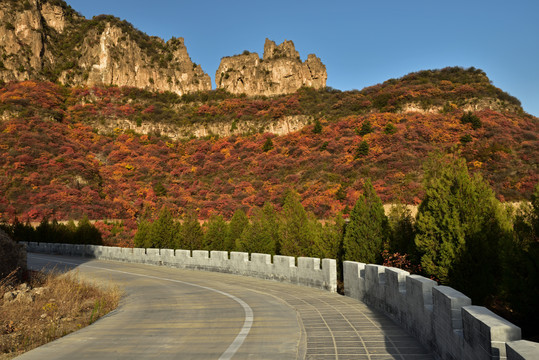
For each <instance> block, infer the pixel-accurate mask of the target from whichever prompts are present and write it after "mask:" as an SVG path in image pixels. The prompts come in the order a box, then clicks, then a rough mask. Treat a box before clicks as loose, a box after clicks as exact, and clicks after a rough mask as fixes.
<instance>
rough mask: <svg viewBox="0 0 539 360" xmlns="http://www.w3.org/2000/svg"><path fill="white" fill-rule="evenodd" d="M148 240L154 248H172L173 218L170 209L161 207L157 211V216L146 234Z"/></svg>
mask: <svg viewBox="0 0 539 360" xmlns="http://www.w3.org/2000/svg"><path fill="white" fill-rule="evenodd" d="M148 237H149V239H150V242H151V244H152V245H153V246H151V247H155V248H160V249H173V248H174V237H175V235H174V220H173V219H172V214H171V213H170V211H169V210H168V209H167V208H166V207H163V208H162V209H161V211H160V212H159V217H158V218H157V220H155V221H154V222H153V224H152V226H151V228H150V232H149V234H148Z"/></svg>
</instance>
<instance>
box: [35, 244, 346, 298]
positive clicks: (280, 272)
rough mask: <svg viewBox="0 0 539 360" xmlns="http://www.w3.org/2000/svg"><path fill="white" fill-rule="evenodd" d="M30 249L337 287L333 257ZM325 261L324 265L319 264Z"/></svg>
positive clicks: (58, 247)
mask: <svg viewBox="0 0 539 360" xmlns="http://www.w3.org/2000/svg"><path fill="white" fill-rule="evenodd" d="M27 247H28V251H30V252H37V253H44V254H58V255H71V256H85V257H90V258H95V259H101V260H117V261H126V262H134V263H142V264H152V265H163V266H170V267H176V268H181V269H195V270H206V271H216V272H224V273H230V274H238V275H244V276H252V277H257V278H261V279H270V280H277V281H282V282H289V283H292V284H297V285H304V286H310V287H315V288H319V289H324V290H327V291H330V292H336V291H337V265H336V262H335V260H333V259H323V260H320V259H318V258H303V257H300V258H298V259H297V265H296V259H295V258H294V257H291V256H279V255H275V256H273V259H272V256H271V255H268V254H251V256H250V259H249V254H248V253H242V252H231V253H230V254H229V253H228V252H226V251H210V252H209V251H202V250H194V251H190V250H173V249H141V248H134V249H133V248H119V247H112V246H100V245H71V244H48V243H34V242H30V243H27ZM320 265H322V266H320Z"/></svg>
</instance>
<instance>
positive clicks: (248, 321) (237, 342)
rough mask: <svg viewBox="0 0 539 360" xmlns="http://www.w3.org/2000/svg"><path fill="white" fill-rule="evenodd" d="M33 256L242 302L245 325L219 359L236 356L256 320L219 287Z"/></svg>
mask: <svg viewBox="0 0 539 360" xmlns="http://www.w3.org/2000/svg"><path fill="white" fill-rule="evenodd" d="M32 257H33V258H36V259H39V260H45V261H52V262H56V263H62V264H68V265H76V266H84V267H88V268H92V269H99V270H106V271H112V272H117V273H122V274H127V275H134V276H140V277H145V278H149V279H157V280H166V281H171V282H175V283H180V284H185V285H190V286H194V287H197V288H201V289H205V290H210V291H214V292H216V293H218V294H221V295H224V296H226V297H229V298H231V299H232V300H234V301H235V302H237V303H238V304H240V305H241V307H242V308H243V311H244V312H245V321H244V322H243V327H242V328H241V330H240V332H239V333H238V336H236V338H235V339H234V341H232V343H231V344H230V346H229V347H228V348H227V349H226V350H225V352H224V353H223V354H222V355H221V356H220V357H219V360H229V359H232V356H234V354H235V353H236V352H237V351H238V349H239V348H240V347H241V345H242V344H243V342H244V341H245V338H246V337H247V335H248V334H249V332H250V331H251V327H252V326H253V321H254V315H253V309H251V307H250V306H249V305H248V304H247V303H246V302H245V301H243V300H242V299H240V298H238V297H236V296H234V295H232V294H229V293H226V292H224V291H221V290H217V289H213V288H210V287H207V286H202V285H197V284H193V283H189V282H186V281H181V280H175V279H169V278H163V277H158V276H152V275H145V274H137V273H131V272H127V271H121V270H115V269H107V268H104V267H99V266H92V265H85V264H79V263H73V262H69V261H64V260H54V259H49V258H43V257H40V256H36V255H34V254H32Z"/></svg>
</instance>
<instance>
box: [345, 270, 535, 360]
mask: <svg viewBox="0 0 539 360" xmlns="http://www.w3.org/2000/svg"><path fill="white" fill-rule="evenodd" d="M343 276H344V291H345V295H346V296H350V297H352V298H355V299H357V300H360V301H363V302H365V303H367V304H369V305H371V306H373V307H375V308H377V309H379V310H381V311H383V312H384V313H385V314H386V315H388V316H389V317H390V318H392V319H393V320H395V321H396V322H397V323H398V324H400V325H402V326H403V327H404V328H406V329H407V330H408V331H409V332H410V333H411V334H413V335H415V336H416V337H417V338H418V339H419V340H420V341H421V342H422V343H423V345H425V346H426V347H427V348H429V349H431V350H432V351H433V352H434V353H435V354H436V355H437V356H438V357H439V358H441V359H462V360H472V359H539V344H538V343H534V342H530V341H524V340H520V339H521V331H520V328H519V327H517V326H515V325H513V324H512V323H510V322H509V321H507V320H505V319H503V318H501V317H499V316H498V315H496V314H494V313H493V312H491V311H490V310H488V309H486V308H484V307H482V306H474V305H472V302H471V300H470V298H469V297H467V296H466V295H464V294H462V293H460V292H458V291H457V290H455V289H453V288H450V287H447V286H441V285H438V284H437V283H436V282H435V281H433V280H430V279H427V278H424V277H422V276H419V275H410V273H408V272H407V271H404V270H401V269H396V268H389V267H385V266H381V265H371V264H363V263H358V262H352V261H345V262H344V271H343Z"/></svg>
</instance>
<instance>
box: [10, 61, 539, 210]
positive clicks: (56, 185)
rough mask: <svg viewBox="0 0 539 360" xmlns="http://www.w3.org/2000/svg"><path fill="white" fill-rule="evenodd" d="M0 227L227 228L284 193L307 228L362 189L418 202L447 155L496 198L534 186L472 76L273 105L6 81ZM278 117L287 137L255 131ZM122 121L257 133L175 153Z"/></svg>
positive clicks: (503, 122) (514, 137)
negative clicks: (164, 216)
mask: <svg viewBox="0 0 539 360" xmlns="http://www.w3.org/2000/svg"><path fill="white" fill-rule="evenodd" d="M0 112H1V115H0V116H1V119H2V121H1V122H0V152H1V156H0V218H4V219H6V220H13V219H14V218H15V217H18V218H19V219H20V220H21V221H25V220H26V219H30V220H32V221H36V220H37V221H39V220H40V219H42V218H43V217H48V218H52V217H55V218H57V219H71V218H81V217H82V216H83V215H87V216H88V217H90V218H91V219H92V218H93V219H104V218H113V219H136V218H137V217H138V216H139V215H141V213H142V211H143V209H146V208H148V209H151V210H152V211H154V212H157V211H158V210H159V209H161V207H162V206H163V205H166V206H167V207H168V208H169V209H170V210H171V211H172V212H173V213H174V214H176V215H181V214H183V213H186V212H195V213H196V214H197V215H198V216H199V218H201V219H204V218H208V217H209V216H210V215H211V214H222V215H223V216H224V217H225V218H230V216H231V215H232V214H233V212H234V211H235V210H236V209H238V208H242V209H243V210H245V211H246V212H247V213H249V211H250V209H252V208H253V207H255V206H262V205H263V204H264V202H266V201H269V202H271V203H273V204H275V205H276V206H277V207H278V208H279V207H280V206H281V205H282V203H283V201H284V195H285V194H286V192H287V191H288V190H289V189H293V190H295V191H297V192H298V193H299V195H300V199H301V202H302V204H303V205H304V206H305V208H306V209H307V210H309V211H312V212H314V213H315V214H316V216H317V217H319V218H327V217H330V216H331V215H334V214H336V213H337V212H344V213H347V212H348V211H349V210H350V208H351V207H352V206H353V204H354V203H355V201H356V200H357V198H358V197H359V195H360V193H361V189H362V185H363V183H364V181H365V179H367V178H370V179H371V181H372V183H373V185H374V188H375V190H376V192H377V193H378V194H379V196H380V197H381V198H382V201H383V202H385V203H388V202H395V201H400V202H405V203H410V204H417V203H419V201H420V200H421V198H422V196H423V186H422V178H423V170H422V163H423V162H424V160H425V158H426V157H427V155H428V154H429V153H431V152H434V151H441V152H459V153H460V154H461V156H463V157H465V158H466V160H467V162H468V166H469V168H470V169H471V171H472V172H480V173H481V174H482V175H483V176H484V177H485V179H487V181H488V182H489V183H490V185H491V186H492V188H493V189H494V191H495V193H496V194H497V196H498V198H500V199H502V200H506V201H513V200H522V199H526V198H529V196H530V194H531V192H532V189H533V186H534V185H535V184H536V183H537V181H538V174H537V164H538V163H539V161H538V160H539V159H538V158H539V151H538V150H539V149H538V141H537V133H538V119H537V118H536V117H533V116H531V115H528V114H526V113H524V112H523V111H522V109H521V108H520V105H519V102H518V100H517V99H515V98H513V97H511V96H510V95H508V94H506V93H504V92H503V91H501V90H500V89H497V88H495V87H494V86H493V85H491V84H490V82H489V80H488V78H487V77H486V75H485V74H484V73H483V72H482V71H480V70H476V69H467V70H464V69H460V68H448V69H443V70H436V71H422V72H418V73H414V74H410V75H407V76H405V77H403V78H401V79H396V80H388V81H387V82H385V83H384V84H380V85H376V86H373V87H369V88H366V89H364V90H361V91H347V92H341V91H337V90H333V89H324V90H318V91H317V90H312V89H308V88H304V89H301V90H300V91H298V92H297V93H295V94H291V95H284V96H279V97H272V98H264V97H258V98H247V97H245V96H232V95H230V94H227V93H225V92H223V91H210V92H204V93H196V94H188V95H184V96H182V97H180V96H177V95H175V94H172V93H152V92H147V91H144V90H140V89H135V88H118V87H107V88H98V87H94V88H67V87H63V86H60V85H57V84H53V83H48V82H34V81H26V82H19V83H17V82H15V83H7V84H4V85H2V87H1V88H0ZM287 115H305V116H307V117H308V118H309V119H310V125H309V124H308V125H306V126H305V127H304V128H303V129H301V130H300V131H295V132H291V133H288V134H284V135H281V136H277V135H275V134H271V133H267V132H265V131H264V129H265V128H266V127H267V125H268V124H270V123H272V122H274V121H278V120H279V119H280V118H282V117H283V116H287ZM113 119H127V120H130V121H133V122H135V123H138V124H141V123H148V122H151V123H155V124H162V123H169V124H173V125H174V124H175V126H182V124H193V123H196V124H204V123H222V124H232V127H234V124H241V123H242V122H247V121H254V122H256V123H259V124H260V125H259V126H255V127H253V128H252V129H250V131H246V132H244V133H242V134H240V133H238V134H234V135H231V136H226V137H219V136H217V135H214V136H208V137H205V138H190V139H184V140H179V141H172V140H171V139H169V138H167V137H165V136H162V135H160V134H158V133H149V134H138V133H137V131H136V129H135V131H133V130H129V131H127V130H122V129H120V128H114V129H109V131H106V132H98V131H97V130H95V124H107V122H108V121H111V120H113Z"/></svg>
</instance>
